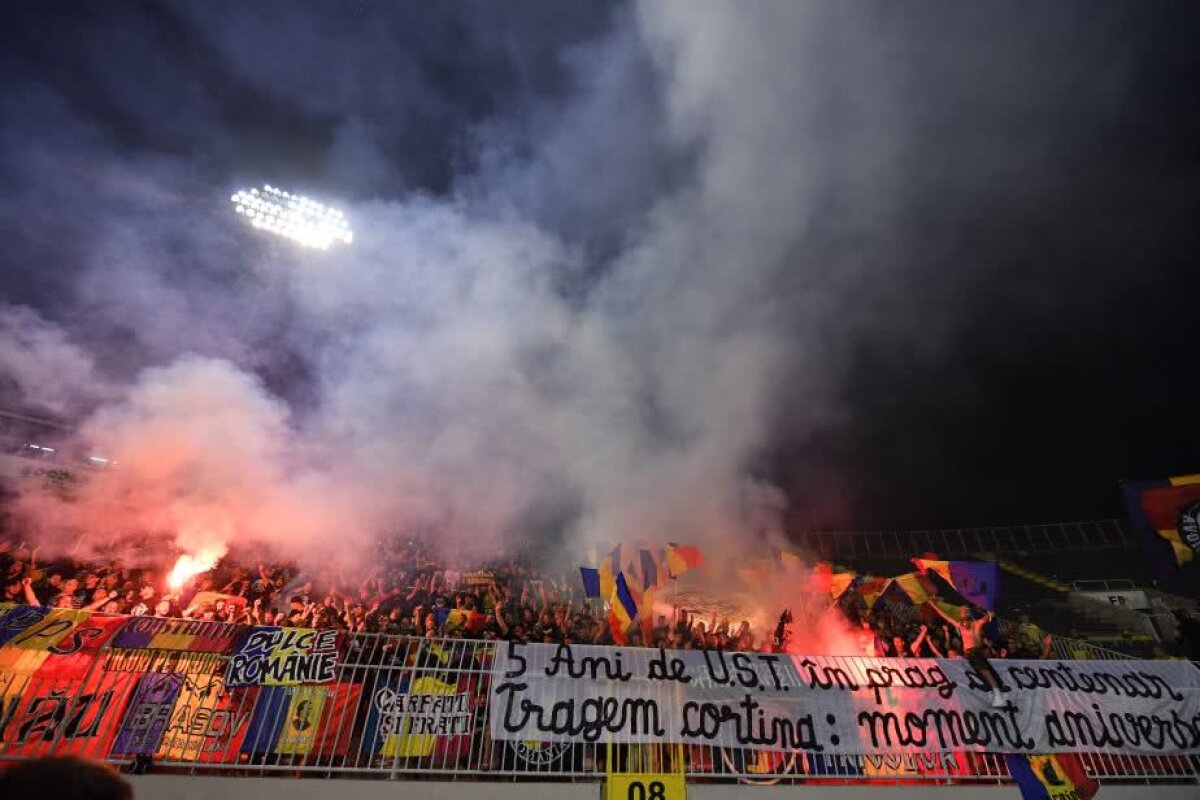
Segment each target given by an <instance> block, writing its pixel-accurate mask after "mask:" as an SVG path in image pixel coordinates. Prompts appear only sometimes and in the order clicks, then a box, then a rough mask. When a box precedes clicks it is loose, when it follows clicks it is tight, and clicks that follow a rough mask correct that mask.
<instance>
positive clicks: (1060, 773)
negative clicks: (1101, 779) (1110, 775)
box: [1004, 754, 1100, 800]
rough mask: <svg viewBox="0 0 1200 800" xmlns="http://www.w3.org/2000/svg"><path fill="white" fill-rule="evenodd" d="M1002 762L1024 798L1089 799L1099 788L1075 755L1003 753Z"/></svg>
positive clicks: (1045, 799)
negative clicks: (1006, 766) (1006, 765)
mask: <svg viewBox="0 0 1200 800" xmlns="http://www.w3.org/2000/svg"><path fill="white" fill-rule="evenodd" d="M1004 761H1005V763H1006V764H1008V773H1009V774H1010V775H1012V777H1013V780H1015V781H1016V782H1017V786H1019V787H1020V789H1021V796H1022V797H1023V798H1024V799H1025V800H1091V797H1092V796H1093V795H1095V794H1096V792H1097V791H1099V789H1100V784H1099V783H1097V782H1096V780H1095V779H1094V778H1091V777H1089V776H1088V774H1087V773H1086V772H1085V771H1084V769H1083V761H1082V760H1081V759H1080V758H1079V756H1078V755H1074V754H1069V755H1054V756H1023V755H1005V756H1004Z"/></svg>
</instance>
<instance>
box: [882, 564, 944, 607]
mask: <svg viewBox="0 0 1200 800" xmlns="http://www.w3.org/2000/svg"><path fill="white" fill-rule="evenodd" d="M892 583H893V584H895V585H896V586H898V587H900V590H901V591H902V592H904V594H905V595H907V597H908V599H909V600H910V601H911V602H912V604H913V605H914V606H919V605H921V604H923V603H925V602H926V601H928V600H929V599H930V598H933V597H935V596H937V587H936V586H935V585H934V584H933V582H932V581H931V580H929V578H927V577H925V576H924V575H922V574H921V573H919V572H909V573H907V574H904V575H897V576H896V577H895V578H893V579H892Z"/></svg>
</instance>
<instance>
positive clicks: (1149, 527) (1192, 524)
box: [1121, 474, 1200, 576]
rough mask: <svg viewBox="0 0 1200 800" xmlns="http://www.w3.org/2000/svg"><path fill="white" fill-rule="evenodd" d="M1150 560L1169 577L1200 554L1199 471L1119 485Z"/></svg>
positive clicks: (1161, 572)
mask: <svg viewBox="0 0 1200 800" xmlns="http://www.w3.org/2000/svg"><path fill="white" fill-rule="evenodd" d="M1121 489H1122V490H1123V491H1124V493H1125V502H1126V504H1127V505H1128V506H1129V517H1130V519H1132V520H1133V526H1134V527H1135V528H1136V529H1137V530H1138V532H1139V533H1140V534H1141V537H1142V541H1143V544H1144V546H1145V548H1146V551H1147V553H1148V555H1149V556H1150V559H1151V561H1152V562H1153V564H1154V566H1155V568H1156V569H1157V570H1158V571H1159V573H1160V574H1163V575H1165V576H1169V575H1170V574H1171V573H1173V572H1175V571H1176V570H1178V569H1179V568H1180V567H1182V566H1183V565H1184V564H1186V563H1187V562H1189V561H1191V560H1193V559H1195V558H1196V554H1197V553H1200V474H1196V475H1181V476H1177V477H1174V478H1167V479H1166V480H1160V481H1129V482H1125V483H1122V484H1121Z"/></svg>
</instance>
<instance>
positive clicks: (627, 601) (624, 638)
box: [608, 572, 638, 644]
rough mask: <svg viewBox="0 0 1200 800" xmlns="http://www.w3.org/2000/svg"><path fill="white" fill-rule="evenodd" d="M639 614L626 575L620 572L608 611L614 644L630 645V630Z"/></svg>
mask: <svg viewBox="0 0 1200 800" xmlns="http://www.w3.org/2000/svg"><path fill="white" fill-rule="evenodd" d="M637 613H638V609H637V603H635V602H634V601H633V595H632V594H631V593H630V591H629V585H628V583H627V582H626V581H625V573H623V572H618V573H617V579H616V582H615V586H614V589H613V594H612V600H611V602H610V603H609V610H608V623H609V626H610V627H611V628H612V635H613V641H614V642H616V643H617V644H628V643H629V630H630V629H631V628H632V627H633V621H634V620H635V619H636V618H637Z"/></svg>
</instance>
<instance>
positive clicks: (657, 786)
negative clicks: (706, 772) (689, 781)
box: [608, 772, 687, 800]
mask: <svg viewBox="0 0 1200 800" xmlns="http://www.w3.org/2000/svg"><path fill="white" fill-rule="evenodd" d="M686 798H687V787H686V785H685V784H684V781H683V775H681V774H679V773H666V774H642V773H637V772H628V773H616V774H611V773H610V774H609V776H608V800H686Z"/></svg>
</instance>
